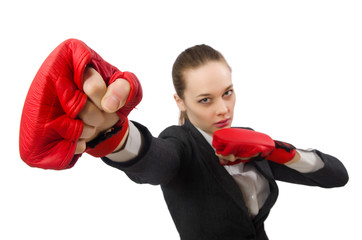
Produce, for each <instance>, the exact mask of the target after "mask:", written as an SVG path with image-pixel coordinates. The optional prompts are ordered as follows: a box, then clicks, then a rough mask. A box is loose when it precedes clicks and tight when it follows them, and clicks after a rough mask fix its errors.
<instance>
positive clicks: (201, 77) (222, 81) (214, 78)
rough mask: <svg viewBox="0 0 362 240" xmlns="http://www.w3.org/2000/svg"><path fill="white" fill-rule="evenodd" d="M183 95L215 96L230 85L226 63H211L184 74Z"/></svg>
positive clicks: (229, 75) (229, 73)
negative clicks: (184, 86)
mask: <svg viewBox="0 0 362 240" xmlns="http://www.w3.org/2000/svg"><path fill="white" fill-rule="evenodd" d="M184 76H185V81H186V88H185V93H187V92H188V93H189V94H192V95H195V96H197V95H200V94H217V93H219V92H220V91H221V92H222V91H224V90H225V88H227V87H228V86H230V85H231V84H232V80H231V71H230V69H229V67H228V66H227V64H226V63H224V62H220V61H211V62H208V63H206V64H205V65H202V66H201V67H198V68H195V69H188V70H186V71H185V73H184Z"/></svg>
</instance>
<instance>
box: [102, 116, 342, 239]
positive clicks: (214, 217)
mask: <svg viewBox="0 0 362 240" xmlns="http://www.w3.org/2000/svg"><path fill="white" fill-rule="evenodd" d="M134 124H135V125H136V127H137V128H138V129H139V130H140V131H141V133H142V135H143V137H144V145H143V147H142V151H141V154H140V155H139V156H138V157H137V158H135V159H133V160H131V161H128V162H126V163H117V162H113V161H111V160H109V159H107V158H103V161H104V162H105V163H107V164H108V165H111V166H113V167H115V168H118V169H120V170H122V171H124V172H125V173H126V174H127V175H128V176H129V178H131V179H132V180H133V181H135V182H137V183H149V184H155V185H156V184H160V185H161V188H162V191H163V195H164V198H165V201H166V203H167V206H168V208H169V211H170V213H171V216H172V218H173V220H174V223H175V225H176V228H177V230H178V232H179V234H180V237H181V239H182V240H201V239H205V240H213V239H222V240H226V239H227V240H234V239H235V240H236V239H237V240H242V239H257V240H262V239H268V237H267V235H266V233H265V231H264V221H265V219H266V218H267V216H268V214H269V211H270V209H271V207H272V206H273V205H274V203H275V202H276V200H277V197H278V187H277V184H276V182H275V180H281V181H286V182H291V183H297V184H304V185H311V186H320V187H325V188H331V187H338V186H343V185H345V184H346V183H347V181H348V174H347V171H346V169H345V168H344V166H343V164H342V163H341V162H340V161H339V160H338V159H336V158H334V157H332V156H329V155H326V154H323V153H321V152H319V151H316V153H317V154H318V155H319V156H320V157H321V159H322V160H323V161H324V163H325V166H324V167H323V168H322V169H320V170H319V171H317V172H314V173H307V174H302V173H299V172H297V171H295V170H293V169H290V168H288V167H286V166H284V165H280V164H276V163H273V162H270V161H266V160H261V161H255V162H251V163H248V164H253V165H255V167H256V169H257V170H258V171H259V172H260V173H261V174H262V175H263V176H264V177H265V178H266V179H267V180H268V181H269V186H270V195H269V197H268V199H267V200H266V202H265V204H264V206H263V207H262V208H261V209H260V211H259V214H258V215H257V216H256V217H255V218H254V219H251V218H250V217H249V215H248V209H247V208H246V206H245V203H244V199H243V195H242V193H241V191H240V189H239V187H238V186H237V184H236V183H235V181H234V179H233V178H232V176H231V175H229V173H228V172H227V171H226V170H225V168H224V167H223V166H221V165H220V164H219V161H218V158H217V157H216V155H215V153H214V150H213V148H212V147H211V146H210V144H209V143H208V142H207V141H206V139H205V138H204V137H203V136H202V135H201V133H200V132H199V131H198V130H197V129H196V128H195V127H194V126H193V125H192V124H191V123H190V122H188V121H187V122H186V123H185V125H183V126H172V127H169V128H167V129H165V130H164V131H163V132H162V133H161V134H160V136H159V137H158V138H154V137H152V135H151V134H150V132H149V131H148V130H147V128H145V127H144V126H142V125H140V124H138V123H134Z"/></svg>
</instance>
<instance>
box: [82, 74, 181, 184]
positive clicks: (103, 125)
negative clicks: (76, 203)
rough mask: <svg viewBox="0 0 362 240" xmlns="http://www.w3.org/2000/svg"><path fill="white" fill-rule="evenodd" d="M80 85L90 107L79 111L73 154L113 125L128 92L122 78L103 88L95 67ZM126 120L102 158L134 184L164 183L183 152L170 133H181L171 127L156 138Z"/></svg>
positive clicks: (144, 128)
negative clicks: (164, 135) (80, 128)
mask: <svg viewBox="0 0 362 240" xmlns="http://www.w3.org/2000/svg"><path fill="white" fill-rule="evenodd" d="M83 87H84V92H85V93H86V94H87V96H88V100H87V105H89V107H87V108H84V109H83V111H82V112H81V113H80V114H79V118H80V119H81V120H83V122H84V129H83V134H82V136H81V138H80V139H79V141H78V142H77V152H76V153H83V152H84V151H85V149H86V146H87V143H88V142H90V141H92V140H93V139H95V138H97V136H98V135H99V134H100V133H102V132H104V131H107V129H110V128H112V127H113V125H114V124H115V123H116V122H117V121H118V116H117V114H116V112H117V111H118V110H119V109H121V108H122V107H123V105H124V104H125V102H126V100H127V98H128V95H129V91H130V88H129V84H128V82H127V81H125V80H122V79H118V80H116V81H115V82H114V83H112V84H110V85H109V86H108V87H106V86H105V85H104V81H103V79H102V78H101V76H100V75H99V74H98V73H97V72H96V71H94V69H87V70H86V74H85V77H84V83H83ZM128 123H129V124H128V127H127V131H126V133H125V134H124V137H123V138H122V139H121V140H120V142H119V144H118V146H117V148H116V149H115V150H114V151H113V153H111V154H108V155H107V156H104V157H102V160H103V161H104V162H105V163H106V164H108V165H110V166H112V167H115V168H117V169H120V170H122V171H124V172H125V173H126V174H127V175H128V176H129V177H130V178H131V179H132V180H133V181H135V182H137V183H150V184H154V185H156V184H165V183H167V182H168V181H169V180H170V179H171V178H172V177H173V176H174V175H175V174H176V173H177V171H178V168H179V164H180V159H181V158H182V155H183V154H184V153H183V152H184V151H183V150H182V146H183V144H182V143H180V142H179V140H178V139H176V138H173V135H174V136H179V135H180V134H179V133H173V130H171V132H172V133H171V136H170V137H167V139H162V138H155V137H153V136H152V135H151V133H150V132H149V131H148V129H147V128H146V127H144V126H142V125H141V124H138V123H136V122H130V121H128ZM176 131H179V129H177V130H176Z"/></svg>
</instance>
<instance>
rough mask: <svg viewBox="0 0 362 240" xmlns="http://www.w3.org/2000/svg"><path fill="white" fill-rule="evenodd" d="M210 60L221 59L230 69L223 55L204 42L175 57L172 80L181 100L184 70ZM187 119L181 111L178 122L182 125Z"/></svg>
mask: <svg viewBox="0 0 362 240" xmlns="http://www.w3.org/2000/svg"><path fill="white" fill-rule="evenodd" d="M210 61H222V62H224V63H225V64H226V65H227V66H228V67H229V69H230V70H231V68H230V66H229V64H228V63H227V62H226V60H225V58H224V56H223V55H222V54H221V53H220V52H219V51H217V50H215V49H213V48H212V47H210V46H208V45H205V44H202V45H196V46H193V47H190V48H188V49H186V50H185V51H183V52H182V53H181V54H180V55H179V56H178V57H177V58H176V60H175V62H174V64H173V67H172V81H173V86H174V88H175V91H176V94H177V95H178V96H179V97H180V98H181V99H182V100H184V92H185V88H186V81H185V77H184V72H185V71H186V70H189V69H195V68H198V67H201V66H203V65H205V64H206V63H208V62H210ZM187 119H188V117H187V113H186V112H183V111H181V112H180V117H179V124H180V125H183V124H184V123H185V121H186V120H187Z"/></svg>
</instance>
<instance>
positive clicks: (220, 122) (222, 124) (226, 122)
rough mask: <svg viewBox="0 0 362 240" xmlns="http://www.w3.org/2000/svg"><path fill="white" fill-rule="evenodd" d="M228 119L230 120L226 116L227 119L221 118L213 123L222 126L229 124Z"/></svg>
mask: <svg viewBox="0 0 362 240" xmlns="http://www.w3.org/2000/svg"><path fill="white" fill-rule="evenodd" d="M230 121H231V120H230V118H227V119H224V120H221V121H219V122H217V123H215V125H216V126H217V127H218V128H224V127H226V126H228V125H229V124H230Z"/></svg>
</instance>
